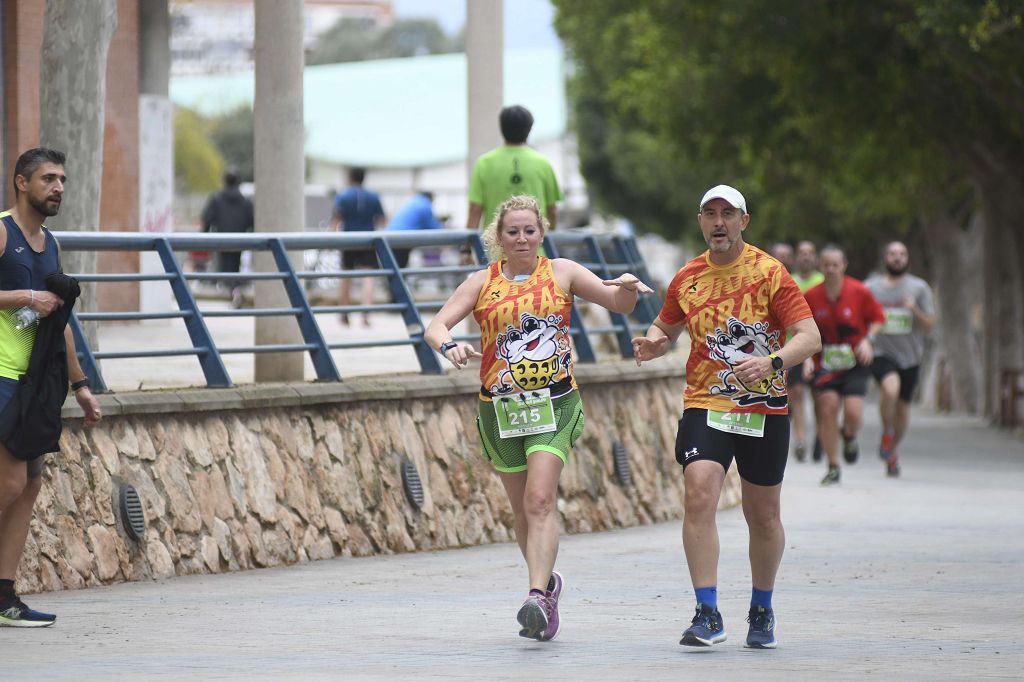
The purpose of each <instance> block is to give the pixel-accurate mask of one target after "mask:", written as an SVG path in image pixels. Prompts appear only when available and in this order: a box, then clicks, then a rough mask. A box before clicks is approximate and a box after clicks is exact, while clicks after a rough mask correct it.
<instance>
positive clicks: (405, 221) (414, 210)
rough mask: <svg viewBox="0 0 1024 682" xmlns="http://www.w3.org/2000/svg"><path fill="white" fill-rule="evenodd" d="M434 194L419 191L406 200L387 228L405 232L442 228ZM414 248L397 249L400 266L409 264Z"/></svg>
mask: <svg viewBox="0 0 1024 682" xmlns="http://www.w3.org/2000/svg"><path fill="white" fill-rule="evenodd" d="M433 202H434V195H433V193H432V192H419V193H417V194H415V195H413V197H412V198H411V199H409V201H407V202H405V204H403V205H402V207H401V208H400V209H398V212H397V213H395V215H394V216H393V217H392V218H391V221H390V222H389V223H388V226H387V229H388V230H392V231H396V232H403V231H406V230H440V229H441V228H442V227H443V225H441V222H440V221H439V220H438V219H437V217H436V216H435V215H434V205H433ZM411 252H412V249H395V259H396V260H397V261H398V267H400V268H405V267H406V266H407V265H408V264H409V254H410V253H411Z"/></svg>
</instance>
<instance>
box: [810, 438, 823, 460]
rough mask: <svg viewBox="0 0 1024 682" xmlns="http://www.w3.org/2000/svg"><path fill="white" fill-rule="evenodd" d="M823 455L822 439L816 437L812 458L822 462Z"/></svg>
mask: <svg viewBox="0 0 1024 682" xmlns="http://www.w3.org/2000/svg"><path fill="white" fill-rule="evenodd" d="M821 456H822V448H821V439H819V438H818V437H817V436H815V437H814V450H813V451H812V452H811V459H812V460H814V461H815V462H820V461H821Z"/></svg>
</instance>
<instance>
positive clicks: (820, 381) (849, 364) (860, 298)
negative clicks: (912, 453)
mask: <svg viewBox="0 0 1024 682" xmlns="http://www.w3.org/2000/svg"><path fill="white" fill-rule="evenodd" d="M821 270H822V272H823V273H824V274H825V281H824V282H822V283H821V284H819V285H817V286H815V287H812V288H811V289H809V290H808V291H807V293H805V294H804V296H805V297H806V298H807V303H808V305H810V306H811V313H812V314H813V315H814V321H815V322H816V323H817V325H818V330H819V331H820V332H821V345H822V348H821V352H820V353H817V354H816V355H815V356H814V379H813V380H812V383H811V386H812V388H813V389H814V404H815V407H816V412H817V420H818V436H819V437H820V439H821V443H822V446H823V447H824V449H825V454H826V455H827V457H828V473H826V474H825V478H823V479H822V480H821V484H822V485H834V484H836V483H839V453H838V447H839V435H840V433H839V407H840V401H841V402H842V408H843V428H842V436H843V458H844V459H845V460H846V463H847V464H853V463H854V462H856V461H857V456H858V455H859V452H860V451H859V448H858V445H857V431H858V430H860V425H861V422H862V415H863V413H864V395H865V394H866V393H867V388H868V377H869V376H871V361H872V359H873V357H874V344H873V342H874V338H875V335H876V334H877V333H878V330H879V329H881V327H882V323H883V322H885V311H884V310H882V306H880V305H879V304H878V301H876V300H875V297H874V296H873V295H872V294H871V291H869V290H868V288H867V287H865V286H864V284H863V283H861V282H860V281H859V280H856V279H854V278H853V277H849V276H847V275H846V256H845V255H844V254H843V251H842V249H840V248H839V247H838V246H827V247H825V248H824V249H823V250H822V252H821Z"/></svg>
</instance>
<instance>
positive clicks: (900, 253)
mask: <svg viewBox="0 0 1024 682" xmlns="http://www.w3.org/2000/svg"><path fill="white" fill-rule="evenodd" d="M884 264H885V274H880V275H874V276H872V277H869V278H868V281H867V282H865V283H864V285H865V286H866V287H867V288H868V289H870V290H871V293H873V294H874V295H875V298H877V299H878V302H879V303H881V304H882V307H883V308H885V326H883V327H882V330H881V331H880V332H879V334H878V342H877V344H876V347H875V362H874V363H873V364H872V366H871V371H872V373H873V374H874V375H875V379H877V380H878V388H879V392H880V393H881V398H880V400H879V401H878V411H879V414H880V416H881V417H882V439H881V443H879V445H878V456H879V457H881V458H882V459H884V460H885V472H886V474H888V475H889V476H899V474H900V464H899V455H898V454H897V451H896V448H897V447H898V446H899V444H900V442H901V441H902V440H903V436H904V435H905V434H906V432H907V426H908V424H909V422H910V401H911V400H912V399H913V398H914V389H915V388H917V375H918V368H919V367H920V366H921V359H922V357H923V356H924V340H925V335H926V334H927V333H928V332H929V331H930V330H931V329H932V327H934V326H935V323H936V322H937V321H938V318H937V316H936V315H935V304H934V302H933V300H932V289H931V287H929V286H928V283H927V282H925V281H924V280H923V279H921V278H920V277H915V276H913V275H911V274H910V273H909V272H907V268H908V267H909V265H910V256H909V254H908V253H907V247H906V246H905V245H904V244H903V243H902V242H891V243H890V244H888V245H887V246H886V247H885V263H884Z"/></svg>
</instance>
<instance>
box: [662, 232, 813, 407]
mask: <svg viewBox="0 0 1024 682" xmlns="http://www.w3.org/2000/svg"><path fill="white" fill-rule="evenodd" d="M709 255H710V254H709V253H708V252H707V251H705V252H704V253H703V254H702V255H700V256H698V257H696V258H694V259H693V260H691V261H690V262H689V263H687V264H686V265H685V266H684V267H683V269H682V270H680V271H679V272H678V273H676V276H675V277H673V278H672V282H671V284H669V287H668V293H667V294H666V296H665V305H664V306H663V307H662V309H661V313H660V315H659V317H660V318H661V319H662V320H663V321H664V322H667V323H668V324H671V325H679V324H683V323H686V326H687V328H688V329H689V332H690V342H691V343H690V357H689V359H688V360H687V362H686V392H685V393H684V394H683V403H684V406H685V407H687V408H690V407H700V408H705V409H709V410H717V411H720V412H759V413H763V414H786V413H787V412H788V411H789V408H788V404H789V399H788V397H787V395H786V373H785V371H783V370H780V371H778V372H776V373H775V374H773V375H772V376H771V377H770V378H768V379H766V380H764V381H762V382H760V383H759V384H757V385H755V386H747V385H746V384H744V383H743V382H742V381H740V380H739V378H738V377H737V376H736V374H735V372H733V369H732V368H733V367H734V366H735V365H736V364H738V363H739V362H740V361H742V360H743V359H744V358H747V357H749V356H751V355H753V356H762V357H764V356H767V355H768V354H769V353H774V352H775V351H777V350H779V348H781V347H782V344H783V342H784V338H785V331H786V328H787V327H789V326H791V325H792V324H794V323H796V322H798V321H800V320H803V319H805V318H808V317H810V316H811V309H810V308H809V307H808V305H807V301H805V300H804V297H803V294H801V293H800V289H799V288H798V287H797V285H796V282H794V281H793V278H792V277H790V275H789V273H788V272H787V271H786V268H785V267H784V266H783V265H782V263H780V262H779V261H777V260H776V259H774V258H772V257H771V256H769V255H768V254H767V253H765V252H764V251H762V250H761V249H758V248H756V247H754V246H751V245H750V244H745V245H744V247H743V251H742V253H740V256H739V258H738V259H736V260H735V261H733V262H732V263H730V264H729V265H726V266H718V265H715V264H713V263H712V262H711V260H710V258H709Z"/></svg>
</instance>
